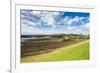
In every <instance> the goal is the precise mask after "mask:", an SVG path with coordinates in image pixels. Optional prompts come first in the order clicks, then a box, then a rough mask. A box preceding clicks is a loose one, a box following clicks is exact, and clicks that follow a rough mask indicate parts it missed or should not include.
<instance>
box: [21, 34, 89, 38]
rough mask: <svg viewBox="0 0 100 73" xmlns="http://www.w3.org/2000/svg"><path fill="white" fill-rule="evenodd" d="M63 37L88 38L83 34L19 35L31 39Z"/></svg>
mask: <svg viewBox="0 0 100 73" xmlns="http://www.w3.org/2000/svg"><path fill="white" fill-rule="evenodd" d="M65 36H67V37H70V38H89V35H83V34H50V35H21V38H32V37H37V38H39V37H49V38H62V37H65Z"/></svg>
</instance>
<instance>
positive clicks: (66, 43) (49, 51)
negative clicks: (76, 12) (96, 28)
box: [21, 34, 89, 63]
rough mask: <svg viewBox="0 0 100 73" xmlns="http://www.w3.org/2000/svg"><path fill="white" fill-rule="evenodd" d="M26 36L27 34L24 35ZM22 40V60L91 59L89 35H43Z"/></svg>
mask: <svg viewBox="0 0 100 73" xmlns="http://www.w3.org/2000/svg"><path fill="white" fill-rule="evenodd" d="M24 37H25V38H26V36H24ZM35 37H38V38H37V39H36V38H35V39H33V38H31V39H30V38H29V39H27V40H24V41H23V39H22V41H21V62H22V63H23V62H25V63H27V62H44V61H64V60H87V59H89V37H87V36H83V35H73V34H70V35H64V34H61V35H42V38H41V37H40V36H35Z"/></svg>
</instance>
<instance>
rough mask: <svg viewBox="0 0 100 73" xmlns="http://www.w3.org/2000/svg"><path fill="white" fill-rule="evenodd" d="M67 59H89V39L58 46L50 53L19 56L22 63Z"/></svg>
mask: <svg viewBox="0 0 100 73" xmlns="http://www.w3.org/2000/svg"><path fill="white" fill-rule="evenodd" d="M67 60H89V40H86V41H83V42H80V43H77V44H74V45H71V46H68V47H63V48H59V49H57V50H54V51H52V52H50V53H45V54H41V55H36V56H29V57H25V58H21V62H22V63H27V62H28V63H29V62H49V61H67Z"/></svg>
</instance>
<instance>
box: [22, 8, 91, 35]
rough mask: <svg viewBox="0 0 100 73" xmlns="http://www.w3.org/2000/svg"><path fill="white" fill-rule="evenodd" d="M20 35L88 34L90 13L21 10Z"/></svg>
mask: <svg viewBox="0 0 100 73" xmlns="http://www.w3.org/2000/svg"><path fill="white" fill-rule="evenodd" d="M20 15H21V16H20V18H21V34H24V35H32V34H33V35H34V34H59V33H65V34H69V33H73V34H89V24H90V13H86V12H64V11H63V12H56V11H36V10H26V9H21V11H20Z"/></svg>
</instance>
